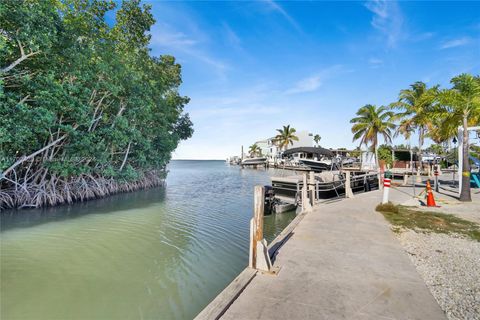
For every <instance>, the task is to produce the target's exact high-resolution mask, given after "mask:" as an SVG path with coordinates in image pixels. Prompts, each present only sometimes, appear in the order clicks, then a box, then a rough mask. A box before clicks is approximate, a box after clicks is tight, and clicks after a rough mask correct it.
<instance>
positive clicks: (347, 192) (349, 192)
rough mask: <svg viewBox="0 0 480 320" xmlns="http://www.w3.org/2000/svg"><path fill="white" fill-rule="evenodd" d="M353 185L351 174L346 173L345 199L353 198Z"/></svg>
mask: <svg viewBox="0 0 480 320" xmlns="http://www.w3.org/2000/svg"><path fill="white" fill-rule="evenodd" d="M353 197H354V196H353V191H352V185H351V181H350V172H349V171H346V172H345V198H353Z"/></svg>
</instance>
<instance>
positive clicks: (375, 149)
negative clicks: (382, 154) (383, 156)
mask: <svg viewBox="0 0 480 320" xmlns="http://www.w3.org/2000/svg"><path fill="white" fill-rule="evenodd" d="M373 149H374V152H375V164H376V165H377V179H378V187H379V189H383V183H382V175H381V173H380V160H379V159H378V148H377V141H375V142H374V143H373Z"/></svg>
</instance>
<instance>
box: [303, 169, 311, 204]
mask: <svg viewBox="0 0 480 320" xmlns="http://www.w3.org/2000/svg"><path fill="white" fill-rule="evenodd" d="M307 188H308V185H307V173H304V174H303V186H302V211H303V212H307V211H310V209H311V208H312V206H311V205H310V202H309V201H308V190H307Z"/></svg>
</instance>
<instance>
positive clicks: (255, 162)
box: [242, 157, 267, 166]
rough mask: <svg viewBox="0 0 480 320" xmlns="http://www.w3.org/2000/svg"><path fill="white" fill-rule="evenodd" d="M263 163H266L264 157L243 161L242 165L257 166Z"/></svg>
mask: <svg viewBox="0 0 480 320" xmlns="http://www.w3.org/2000/svg"><path fill="white" fill-rule="evenodd" d="M265 163H267V158H266V157H253V158H246V159H243V161H242V165H244V166H258V165H264V164H265Z"/></svg>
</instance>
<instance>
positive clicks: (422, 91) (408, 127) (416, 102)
mask: <svg viewBox="0 0 480 320" xmlns="http://www.w3.org/2000/svg"><path fill="white" fill-rule="evenodd" d="M437 92H438V86H434V87H432V88H427V85H426V84H425V83H423V82H421V81H417V82H415V83H414V84H412V85H410V89H405V90H401V91H400V94H399V97H398V101H397V102H394V103H392V104H391V107H392V108H393V109H397V110H399V111H400V112H399V113H397V114H396V115H395V118H397V119H399V120H400V123H399V125H398V129H397V134H398V133H400V134H403V135H404V136H405V139H409V138H410V135H411V133H412V132H413V131H415V130H417V131H418V148H419V151H420V153H421V152H422V147H423V143H424V140H425V135H426V133H427V129H428V127H429V126H431V122H432V112H433V109H434V103H435V100H436V97H437Z"/></svg>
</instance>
